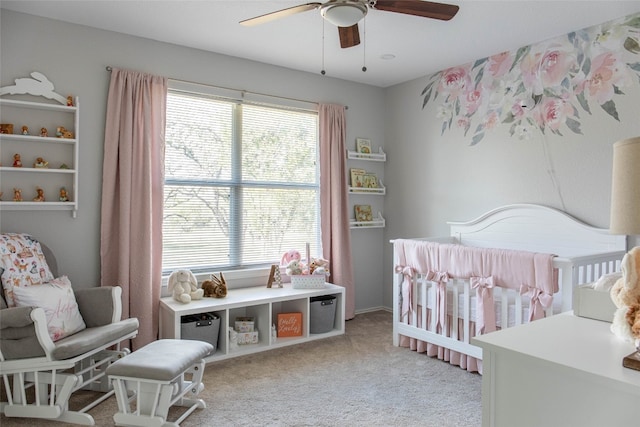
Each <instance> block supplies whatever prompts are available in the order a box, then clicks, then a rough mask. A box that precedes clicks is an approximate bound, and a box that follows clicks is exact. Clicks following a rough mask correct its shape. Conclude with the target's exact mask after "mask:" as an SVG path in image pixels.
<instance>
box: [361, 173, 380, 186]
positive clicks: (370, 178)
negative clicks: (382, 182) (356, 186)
mask: <svg viewBox="0 0 640 427" xmlns="http://www.w3.org/2000/svg"><path fill="white" fill-rule="evenodd" d="M362 182H363V186H364V188H378V177H377V176H376V174H375V173H365V174H364V176H363V177H362Z"/></svg>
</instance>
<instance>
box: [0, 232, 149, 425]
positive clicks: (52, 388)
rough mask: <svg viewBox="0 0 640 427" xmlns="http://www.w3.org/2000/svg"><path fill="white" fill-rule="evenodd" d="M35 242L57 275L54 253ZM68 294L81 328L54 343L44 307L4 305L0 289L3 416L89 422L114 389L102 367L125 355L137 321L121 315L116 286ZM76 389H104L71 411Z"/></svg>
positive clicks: (0, 370)
mask: <svg viewBox="0 0 640 427" xmlns="http://www.w3.org/2000/svg"><path fill="white" fill-rule="evenodd" d="M40 245H41V247H42V252H43V253H44V256H45V258H46V261H47V264H48V265H49V269H50V270H51V273H52V274H53V275H54V277H58V275H57V274H58V272H57V263H56V259H55V257H54V256H53V253H52V252H51V250H50V249H49V248H47V247H46V246H45V245H43V244H42V243H40ZM73 293H74V294H75V298H76V301H77V305H78V309H79V311H80V315H81V316H82V319H83V320H84V323H85V324H86V328H85V329H83V330H81V331H79V332H76V333H74V334H72V335H70V336H66V337H65V338H62V339H60V340H58V341H55V342H54V341H52V339H51V337H50V336H49V332H48V329H47V319H46V316H45V311H44V310H43V308H41V307H26V306H23V307H10V308H7V304H6V301H5V300H4V295H3V293H2V292H0V294H2V296H0V300H1V301H0V304H1V306H0V374H1V375H2V381H3V386H4V388H5V392H6V393H5V396H4V398H6V401H3V402H0V410H1V412H2V413H3V414H4V415H5V416H7V417H23V418H40V419H48V420H55V421H62V422H67V423H74V424H81V425H94V424H95V422H94V419H93V417H92V416H91V415H89V414H88V413H87V411H88V410H90V409H91V408H93V407H94V406H96V405H97V404H99V403H101V402H103V401H104V400H106V399H107V398H109V397H110V396H111V395H112V394H113V393H114V391H113V388H112V387H111V385H110V384H109V381H108V377H107V376H106V375H105V371H106V368H107V367H108V366H109V365H110V364H111V363H112V362H114V361H115V360H117V359H119V358H121V357H124V356H126V355H127V354H129V353H130V351H129V349H126V348H123V349H120V346H119V343H120V342H122V341H124V340H128V339H131V338H133V337H135V336H136V334H137V333H138V319H136V318H131V319H124V320H121V319H120V317H121V315H122V301H121V296H122V289H121V288H120V287H118V286H113V287H94V288H87V289H74V290H73ZM80 389H83V390H94V391H100V392H103V393H97V398H96V399H95V400H94V401H93V402H91V403H90V404H89V405H87V406H85V407H84V408H82V409H79V410H75V411H71V410H69V399H70V397H71V395H72V394H73V393H74V392H76V391H78V390H80Z"/></svg>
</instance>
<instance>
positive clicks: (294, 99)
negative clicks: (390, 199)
mask: <svg viewBox="0 0 640 427" xmlns="http://www.w3.org/2000/svg"><path fill="white" fill-rule="evenodd" d="M106 68H107V71H109V72H111V70H113V67H112V66H111V65H107V67H106ZM169 80H173V81H176V82H180V83H189V84H194V85H202V84H204V83H198V82H193V81H190V80H180V79H172V78H169ZM207 86H211V87H215V88H218V89H224V90H235V91H237V92H241V93H251V94H253V95H259V96H270V97H272V98H280V99H286V100H288V101H296V102H307V103H309V104H314V105H318V104H319V103H318V102H315V101H307V100H306V99H297V98H288V97H286V96H277V95H269V94H266V93H259V92H251V91H247V90H241V89H234V88H230V87H223V86H213V85H207ZM344 109H345V110H348V109H349V106H348V105H345V106H344Z"/></svg>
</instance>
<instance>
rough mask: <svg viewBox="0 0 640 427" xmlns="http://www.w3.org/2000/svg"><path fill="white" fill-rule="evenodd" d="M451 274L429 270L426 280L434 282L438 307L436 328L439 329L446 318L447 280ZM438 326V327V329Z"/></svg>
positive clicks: (442, 326)
mask: <svg viewBox="0 0 640 427" xmlns="http://www.w3.org/2000/svg"><path fill="white" fill-rule="evenodd" d="M450 278H451V276H450V275H449V273H447V272H446V271H429V272H428V273H427V280H431V281H432V282H436V284H437V285H436V290H437V292H436V306H437V307H438V322H437V323H436V330H437V331H440V330H442V329H443V328H444V325H445V323H444V322H445V319H446V318H447V282H448V281H449V279H450ZM438 327H440V329H438Z"/></svg>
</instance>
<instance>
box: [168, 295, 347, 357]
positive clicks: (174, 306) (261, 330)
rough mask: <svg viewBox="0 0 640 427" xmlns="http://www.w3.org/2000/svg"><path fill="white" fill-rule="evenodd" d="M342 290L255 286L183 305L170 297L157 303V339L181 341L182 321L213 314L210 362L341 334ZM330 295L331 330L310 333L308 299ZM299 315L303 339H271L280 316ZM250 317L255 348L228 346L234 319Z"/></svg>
mask: <svg viewBox="0 0 640 427" xmlns="http://www.w3.org/2000/svg"><path fill="white" fill-rule="evenodd" d="M344 292H345V291H344V288H343V287H342V286H338V285H333V284H330V283H326V284H325V287H324V288H320V289H294V288H293V287H292V286H291V284H290V283H285V284H284V286H283V287H282V288H267V287H265V286H256V287H248V288H239V289H230V290H229V291H228V293H227V296H226V297H225V298H219V299H218V298H204V299H201V300H195V301H191V302H190V303H188V304H182V303H180V302H178V301H175V300H174V299H173V298H172V297H166V298H162V299H161V300H160V338H161V339H162V338H175V339H180V338H181V336H180V327H181V322H180V321H181V318H182V317H183V316H189V315H192V314H199V313H215V314H216V315H217V316H219V317H220V331H219V333H218V347H217V349H216V352H215V353H214V354H213V355H210V356H208V357H207V358H206V359H205V360H206V361H207V362H213V361H216V360H222V359H227V358H231V357H236V356H241V355H244V354H250V353H256V352H259V351H266V350H269V349H272V348H276V347H284V346H288V345H294V344H300V343H303V342H307V341H312V340H316V339H322V338H327V337H331V336H335V335H341V334H344V322H345V319H344V305H345V304H344ZM324 295H333V296H335V297H336V301H335V304H336V313H335V320H334V325H333V329H331V330H330V331H328V332H326V333H321V334H310V333H309V313H310V305H309V304H310V303H311V298H313V297H318V296H324ZM294 312H297V313H302V335H301V336H297V337H278V338H276V339H273V338H272V336H271V325H272V324H276V325H277V319H278V314H279V313H294ZM238 317H253V319H254V322H255V328H256V329H257V330H258V343H257V344H244V345H238V346H231V345H230V342H229V328H233V327H234V325H235V321H236V318H238Z"/></svg>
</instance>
